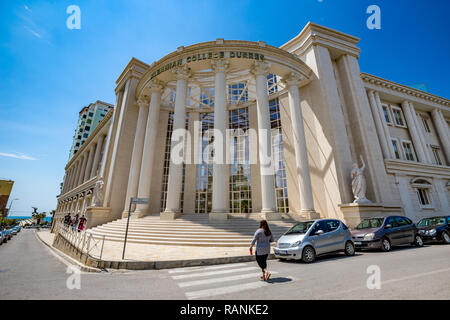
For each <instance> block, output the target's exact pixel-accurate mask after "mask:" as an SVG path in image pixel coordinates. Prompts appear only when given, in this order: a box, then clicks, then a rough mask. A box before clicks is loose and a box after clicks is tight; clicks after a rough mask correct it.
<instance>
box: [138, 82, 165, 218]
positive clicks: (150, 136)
mask: <svg viewBox="0 0 450 320" xmlns="http://www.w3.org/2000/svg"><path fill="white" fill-rule="evenodd" d="M150 91H151V98H150V109H149V111H148V118H147V128H146V129H145V139H144V149H143V154H142V164H141V174H140V177H139V187H138V197H139V198H150V182H151V181H152V172H153V162H154V158H155V147H156V136H157V135H158V124H159V111H160V108H161V94H162V93H163V91H164V86H163V84H162V82H159V81H155V80H153V81H152V83H151V84H150ZM147 210H148V204H138V205H136V210H135V213H136V214H137V215H138V216H144V215H145V214H147Z"/></svg>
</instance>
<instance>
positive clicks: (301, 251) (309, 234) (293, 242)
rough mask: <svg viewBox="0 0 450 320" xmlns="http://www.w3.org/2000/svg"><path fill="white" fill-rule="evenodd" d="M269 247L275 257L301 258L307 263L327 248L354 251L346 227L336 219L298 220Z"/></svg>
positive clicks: (325, 251)
mask: <svg viewBox="0 0 450 320" xmlns="http://www.w3.org/2000/svg"><path fill="white" fill-rule="evenodd" d="M273 249H274V254H275V257H276V258H279V259H295V260H299V259H302V260H303V261H304V262H307V263H310V262H313V261H314V260H315V259H316V256H318V255H322V254H326V253H331V252H338V251H343V252H345V254H346V255H348V256H353V255H354V254H355V245H354V243H353V240H352V235H351V233H350V230H349V229H348V227H347V226H346V225H345V224H344V223H343V222H342V221H340V220H336V219H318V220H310V221H303V222H299V223H297V224H295V225H294V226H293V227H292V228H291V229H290V230H289V231H287V232H286V233H285V234H284V235H282V236H281V237H280V239H278V241H277V244H276V246H275V247H274V248H273Z"/></svg>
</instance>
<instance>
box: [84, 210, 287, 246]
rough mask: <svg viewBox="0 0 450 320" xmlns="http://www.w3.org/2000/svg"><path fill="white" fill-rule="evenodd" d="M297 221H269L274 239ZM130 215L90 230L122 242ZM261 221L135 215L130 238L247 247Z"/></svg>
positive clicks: (159, 241) (185, 244)
mask: <svg viewBox="0 0 450 320" xmlns="http://www.w3.org/2000/svg"><path fill="white" fill-rule="evenodd" d="M293 223H295V222H294V221H275V222H269V225H270V227H271V230H272V232H273V234H274V238H275V240H276V239H278V238H279V237H280V236H281V235H282V234H283V233H284V232H286V231H287V230H288V229H289V228H290V227H291V226H292V225H293ZM126 225H127V219H126V218H123V219H119V220H115V221H112V222H109V223H106V224H104V225H100V226H97V227H95V228H92V229H90V230H89V232H90V233H92V235H93V237H94V238H96V239H103V237H104V238H105V240H109V241H118V242H123V241H124V239H125V231H126ZM258 226H259V223H258V221H257V220H255V219H249V218H233V219H229V220H226V221H209V220H208V217H207V216H206V217H204V216H183V218H181V219H177V220H173V221H165V220H160V218H159V216H147V217H144V218H137V219H136V218H133V219H130V221H129V227H128V234H127V242H130V243H142V244H156V245H176V246H178V245H179V246H212V247H228V246H229V247H236V246H238V247H244V246H248V245H249V243H250V241H251V240H252V239H253V234H254V232H255V230H256V229H257V228H258Z"/></svg>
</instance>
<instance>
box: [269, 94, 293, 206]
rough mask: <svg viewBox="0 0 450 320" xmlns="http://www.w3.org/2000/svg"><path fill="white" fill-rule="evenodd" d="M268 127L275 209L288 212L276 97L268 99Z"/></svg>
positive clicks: (281, 135)
mask: <svg viewBox="0 0 450 320" xmlns="http://www.w3.org/2000/svg"><path fill="white" fill-rule="evenodd" d="M269 110H270V127H271V134H272V159H273V160H274V164H275V170H276V171H275V193H276V199H277V210H278V212H280V213H283V212H284V213H286V212H289V203H288V192H287V183H286V164H285V161H284V148H283V133H282V131H281V121H280V104H279V101H278V98H277V99H273V100H270V101H269Z"/></svg>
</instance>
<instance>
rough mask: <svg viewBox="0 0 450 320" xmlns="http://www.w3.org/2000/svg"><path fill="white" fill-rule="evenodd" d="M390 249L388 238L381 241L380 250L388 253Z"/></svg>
mask: <svg viewBox="0 0 450 320" xmlns="http://www.w3.org/2000/svg"><path fill="white" fill-rule="evenodd" d="M391 249H392V247H391V242H390V241H389V239H388V238H383V239H381V250H383V251H384V252H388V251H391Z"/></svg>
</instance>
